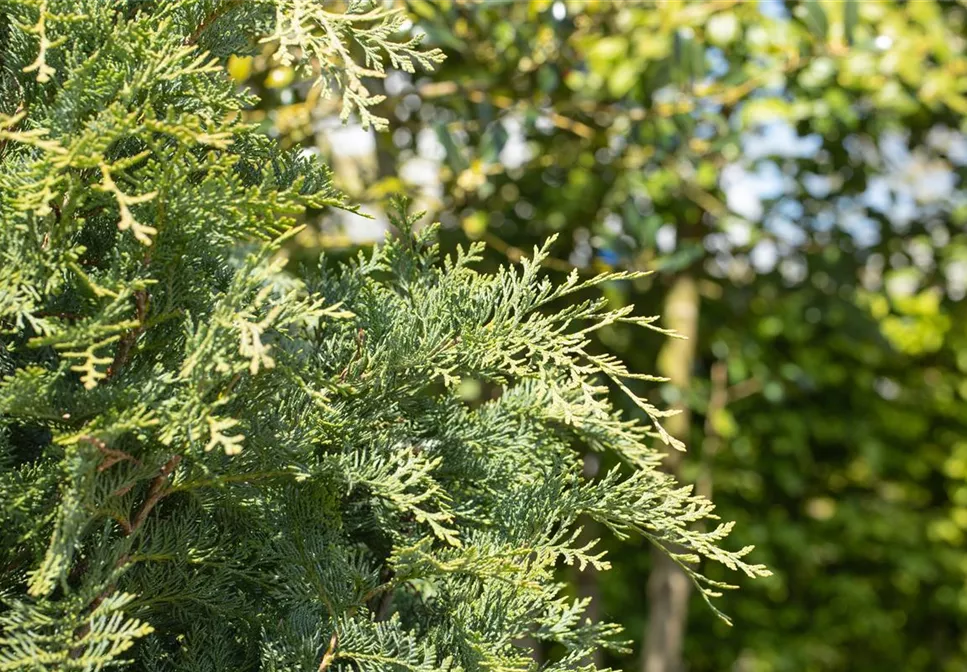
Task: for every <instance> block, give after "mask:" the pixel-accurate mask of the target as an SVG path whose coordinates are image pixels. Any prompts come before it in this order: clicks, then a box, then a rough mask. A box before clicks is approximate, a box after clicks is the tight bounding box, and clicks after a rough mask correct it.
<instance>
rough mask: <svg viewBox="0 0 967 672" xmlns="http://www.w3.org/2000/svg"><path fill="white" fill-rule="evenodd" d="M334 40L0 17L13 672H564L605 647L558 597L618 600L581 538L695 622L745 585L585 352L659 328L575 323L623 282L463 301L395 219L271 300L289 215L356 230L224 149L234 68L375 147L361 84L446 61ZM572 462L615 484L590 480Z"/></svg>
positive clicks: (537, 285) (515, 272)
mask: <svg viewBox="0 0 967 672" xmlns="http://www.w3.org/2000/svg"><path fill="white" fill-rule="evenodd" d="M334 12H335V10H334V9H332V8H331V7H330V6H329V5H328V4H326V3H322V2H308V1H293V0H245V2H238V1H237V0H169V1H166V2H160V1H157V2H155V1H150V0H145V1H141V2H134V1H119V0H0V670H69V669H76V670H100V669H104V668H109V667H122V666H128V667H129V668H130V669H138V670H156V671H159V672H160V671H162V670H211V671H213V672H214V671H216V670H279V671H281V670H303V669H305V670H326V669H333V670H335V669H346V670H350V669H355V670H361V671H374V672H375V671H377V670H379V671H382V670H425V671H426V672H430V671H435V670H468V671H469V670H506V671H511V670H529V669H533V668H534V665H535V663H533V661H532V659H531V657H530V656H529V655H528V652H527V650H526V649H525V648H523V647H522V645H521V641H522V640H523V639H524V638H525V637H531V638H534V639H537V640H543V641H548V642H556V643H559V644H560V649H561V650H562V651H563V652H564V653H563V654H562V657H560V658H559V659H558V660H556V661H555V662H552V663H548V665H547V667H546V669H549V670H565V669H585V668H586V667H587V665H588V664H587V663H586V662H585V661H586V660H587V655H588V653H589V652H592V651H594V650H596V649H598V648H600V647H605V646H620V642H619V641H618V640H616V639H615V637H616V635H617V629H616V628H615V627H613V626H610V625H603V624H598V623H592V622H590V621H589V620H588V619H587V618H586V616H585V615H584V611H585V608H586V606H587V605H586V603H585V602H584V601H581V600H578V601H574V600H571V599H568V598H566V597H565V593H564V591H563V589H562V588H563V587H562V586H561V585H560V584H559V583H558V582H557V580H556V579H555V570H556V569H557V568H559V567H560V565H561V564H577V565H579V566H582V567H583V566H587V565H591V566H594V567H596V568H599V569H606V568H607V567H608V563H607V561H606V560H605V559H604V557H603V554H602V553H600V552H599V551H597V550H595V547H594V546H595V545H594V544H593V543H591V544H588V543H586V542H585V541H581V542H579V541H578V532H579V530H578V528H577V521H578V520H579V518H581V517H586V518H588V519H591V520H596V521H599V522H600V523H601V524H602V525H604V526H605V527H607V528H609V529H610V530H612V531H613V532H614V533H615V534H617V535H619V536H623V535H628V534H632V533H636V534H641V535H644V536H645V537H647V538H648V539H650V540H651V541H652V542H654V543H655V544H658V545H659V546H661V547H664V548H666V549H668V551H669V552H670V553H673V554H674V557H675V558H676V559H677V560H678V561H679V562H681V563H682V565H683V566H684V567H685V568H686V571H688V573H689V574H690V575H691V576H693V577H694V579H695V580H696V582H697V583H698V584H699V586H700V587H701V589H702V591H703V594H704V595H706V596H712V595H713V594H714V590H715V589H716V588H717V587H720V586H719V584H716V583H713V582H708V581H705V580H704V579H703V578H702V576H701V575H700V574H698V573H697V567H698V566H699V565H698V561H699V559H700V558H706V559H710V560H715V561H718V562H721V563H723V564H725V565H727V566H729V567H731V568H733V569H738V570H741V571H744V572H745V573H746V574H748V575H750V576H757V575H764V574H765V573H766V571H765V570H764V568H762V567H761V566H758V565H749V564H746V563H745V562H743V560H742V557H743V556H744V555H745V553H746V552H747V551H748V549H742V550H741V551H738V552H730V551H726V550H723V549H722V548H721V547H720V546H719V542H720V541H721V540H722V539H723V538H724V537H725V536H726V534H727V533H728V529H729V526H728V525H720V526H717V527H712V528H707V527H698V526H696V525H695V523H698V522H700V521H703V520H707V519H709V518H714V516H713V514H712V507H711V504H709V503H708V502H707V501H705V500H703V499H700V498H697V497H693V496H692V495H691V494H690V492H689V489H688V488H681V487H679V486H677V485H676V484H675V483H674V482H673V480H672V479H671V478H670V477H669V476H667V475H665V474H664V473H663V472H662V471H660V470H659V469H658V462H659V458H658V455H659V452H658V451H657V450H656V449H655V446H654V443H655V442H656V441H665V442H667V443H670V444H674V443H675V441H674V439H673V438H672V437H670V436H669V435H668V434H667V433H666V432H665V431H664V430H663V429H662V428H661V425H660V422H661V418H662V416H663V414H662V412H660V411H659V410H658V409H656V408H655V407H653V406H652V405H651V404H649V403H648V402H647V401H646V400H644V399H642V398H639V397H637V396H635V395H634V394H633V393H632V391H631V388H630V387H629V386H628V381H630V380H633V379H635V378H642V376H639V375H636V374H632V373H630V372H629V371H628V370H626V369H625V368H624V366H623V365H622V364H621V363H620V362H618V361H616V360H613V359H610V358H608V357H603V356H601V355H598V354H595V353H594V352H592V351H590V350H589V349H588V338H587V337H588V334H589V333H590V332H591V331H592V330H594V329H598V328H601V327H603V326H605V325H608V324H612V323H615V322H619V321H623V322H634V323H637V324H640V325H641V326H642V327H646V328H655V327H654V325H653V320H652V319H651V318H641V317H633V316H632V314H631V312H630V309H627V308H622V309H618V310H610V309H609V308H608V306H607V305H606V303H605V301H604V300H591V301H584V302H576V303H575V302H568V301H567V300H565V299H567V297H569V296H570V295H576V294H579V293H586V292H585V290H587V289H588V288H590V287H593V286H595V285H596V284H598V283H601V282H605V281H614V282H619V281H626V280H628V279H629V278H630V277H631V276H630V275H629V274H612V275H610V276H602V277H599V278H595V279H592V280H590V281H581V280H579V278H578V277H577V276H576V275H574V276H572V277H570V278H568V279H567V281H566V282H565V283H564V284H561V285H554V284H552V283H551V282H549V281H548V280H546V279H542V276H541V273H540V268H541V261H542V260H543V259H544V258H545V257H546V255H547V253H548V248H547V247H544V248H542V249H538V250H535V251H534V254H533V256H532V257H531V258H530V259H527V260H525V261H524V262H523V263H522V264H520V266H518V267H515V268H504V269H501V270H500V271H499V272H498V273H496V274H489V275H488V274H481V273H479V272H478V271H476V270H474V264H475V262H476V261H477V260H478V256H479V253H480V251H481V249H480V248H479V247H477V246H472V247H471V248H470V249H467V250H458V251H456V252H455V253H454V254H452V255H450V256H446V257H443V256H442V255H441V252H440V250H439V249H438V248H437V246H436V244H435V243H434V228H433V227H425V228H423V229H420V230H416V227H415V226H414V223H415V221H416V218H415V217H413V216H411V215H409V214H408V213H407V211H406V207H405V204H403V203H398V204H397V209H396V212H397V214H396V216H395V219H394V223H395V225H396V228H397V230H398V235H397V236H396V237H394V238H392V239H390V240H388V241H387V242H386V243H385V244H384V245H382V246H380V247H377V248H376V249H375V250H374V251H373V252H372V253H371V254H368V255H360V256H359V258H358V259H356V260H355V261H353V262H351V263H344V264H334V263H330V262H328V261H327V260H325V259H322V260H320V261H319V262H318V263H317V264H311V265H305V264H303V265H300V266H299V267H298V268H286V263H285V254H284V245H283V244H284V242H285V240H286V239H287V238H288V237H290V236H291V235H292V233H293V231H295V230H296V228H295V226H294V225H295V223H296V219H295V218H296V217H297V216H298V215H300V213H302V212H304V211H305V210H306V209H320V208H325V207H339V208H350V207H351V205H350V204H348V203H347V202H346V201H345V200H344V199H343V197H342V196H341V195H340V194H339V193H338V192H337V191H336V190H335V189H334V188H333V187H332V185H331V180H330V174H329V172H328V170H327V169H326V167H325V166H322V165H319V164H317V163H313V162H312V161H310V160H306V159H303V158H299V157H297V156H293V155H289V154H286V153H283V152H280V151H279V149H278V148H277V147H276V146H275V145H274V144H273V143H272V142H271V141H270V140H269V139H267V138H266V137H263V136H262V135H260V134H259V133H258V132H257V131H256V129H254V128H252V127H250V126H247V125H245V124H243V123H242V122H241V121H239V117H238V112H239V110H241V109H243V108H244V107H245V106H246V105H249V104H250V103H251V102H252V101H251V100H250V98H249V96H248V95H247V94H246V93H244V92H241V91H239V90H238V89H237V88H236V87H235V86H234V85H233V84H232V82H231V81H230V79H229V78H228V77H227V76H226V75H225V73H224V71H223V67H222V60H223V59H224V58H226V57H227V56H228V55H229V54H232V53H244V52H245V51H246V50H251V49H253V48H256V46H257V45H258V44H259V43H260V40H264V39H268V40H270V41H274V42H275V43H277V44H278V47H279V49H280V50H281V51H280V54H281V55H280V58H283V59H289V60H299V61H300V62H303V63H304V65H305V66H306V67H315V68H316V69H317V71H318V73H319V76H320V77H321V78H322V79H323V80H325V82H327V83H328V84H331V83H333V82H334V83H336V84H338V85H339V86H340V87H341V89H342V91H343V95H344V96H345V100H346V105H347V107H346V108H345V112H346V114H349V113H351V112H357V113H358V114H359V115H360V118H361V119H362V120H363V121H364V122H366V121H367V120H368V121H369V122H370V123H373V124H376V123H378V122H377V120H376V119H375V118H374V117H372V116H371V115H370V113H369V112H368V111H366V108H367V106H369V105H370V104H372V102H373V98H372V96H370V95H369V94H368V92H367V91H366V89H365V86H364V85H363V83H362V82H363V80H362V78H363V77H366V76H373V75H380V74H382V73H383V67H384V66H383V61H384V60H386V61H387V62H388V63H389V64H390V65H391V66H393V67H398V68H404V69H409V68H413V67H414V65H419V66H422V67H431V66H432V65H433V63H434V62H435V61H436V60H437V59H438V55H437V54H436V53H434V52H430V53H425V52H421V51H420V50H419V44H418V41H414V40H404V41H394V38H393V33H394V31H395V30H396V29H397V28H399V27H400V18H399V16H398V15H397V14H395V13H393V12H387V11H384V10H383V9H380V8H378V7H377V8H368V7H364V6H362V5H361V4H360V3H350V4H349V8H348V10H347V13H346V14H338V13H334ZM353 45H355V47H354V46H353ZM354 55H355V56H354ZM353 58H359V59H361V63H362V64H361V65H358V64H356V62H355V61H353V60H352V59H353ZM328 84H325V85H328ZM645 378H647V377H645ZM466 381H476V382H477V383H480V384H483V385H485V386H487V388H488V389H492V390H494V392H495V394H494V396H493V399H491V400H490V401H487V402H486V403H483V404H480V405H472V404H468V403H467V402H466V401H465V400H464V398H463V395H462V394H461V389H462V385H463V384H464V383H465V382H466ZM609 386H610V387H613V388H616V389H617V390H619V391H623V392H624V393H627V394H630V395H631V396H632V398H633V399H634V400H635V402H636V403H637V404H638V406H639V407H640V408H641V410H642V412H643V413H642V417H646V418H648V419H649V423H647V424H645V423H640V422H636V421H632V420H627V419H622V418H621V417H620V415H619V414H618V413H617V412H616V411H615V409H614V408H613V407H612V405H611V403H610V402H609V397H608V393H609V389H610V388H609ZM576 443H581V444H584V445H587V446H590V447H591V448H593V449H595V450H601V451H613V452H614V453H616V454H617V455H619V456H620V457H621V458H622V467H620V468H618V469H615V470H614V471H611V472H610V473H608V474H607V475H606V476H604V477H603V478H601V479H599V480H597V481H593V482H587V481H585V480H583V479H582V477H581V474H580V470H579V468H578V466H577V464H578V457H577V453H576V452H575V451H574V449H573V446H574V445H575V444H576Z"/></svg>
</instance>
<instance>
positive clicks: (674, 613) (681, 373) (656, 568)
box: [641, 271, 700, 672]
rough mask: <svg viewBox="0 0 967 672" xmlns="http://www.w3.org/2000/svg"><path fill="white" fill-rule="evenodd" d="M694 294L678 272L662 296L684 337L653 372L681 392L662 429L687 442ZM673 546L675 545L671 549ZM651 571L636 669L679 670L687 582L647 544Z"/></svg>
mask: <svg viewBox="0 0 967 672" xmlns="http://www.w3.org/2000/svg"><path fill="white" fill-rule="evenodd" d="M699 301H700V299H699V293H698V285H697V283H696V282H695V278H694V277H693V276H692V275H691V274H690V273H688V272H687V271H686V272H683V273H681V274H680V275H679V276H678V277H677V278H676V279H675V281H674V283H673V284H672V287H671V290H670V291H669V292H668V296H667V297H666V299H665V305H664V309H663V310H662V317H663V318H664V324H665V326H666V327H669V328H671V329H674V330H675V331H677V332H678V333H680V334H681V335H682V336H686V337H687V339H688V340H681V339H675V338H673V339H669V340H668V341H667V342H666V343H665V345H664V346H663V347H662V350H661V353H660V354H659V356H658V371H659V372H660V373H661V375H663V376H666V377H668V378H669V382H670V383H671V384H672V385H674V386H675V387H676V388H677V389H678V390H679V391H680V393H681V397H680V398H679V400H678V403H677V404H676V408H678V409H680V410H681V413H679V415H676V416H674V417H672V418H669V419H668V422H666V423H665V428H666V429H667V430H668V431H669V432H670V433H671V434H672V435H673V436H675V437H676V438H678V439H681V440H682V441H685V442H687V441H688V438H689V437H688V434H689V428H690V423H691V415H690V413H689V409H688V405H687V399H686V394H687V390H688V388H689V385H690V383H691V377H692V369H693V367H694V364H695V342H696V336H697V333H698V315H699ZM666 452H667V456H666V458H665V463H664V467H665V469H666V470H667V471H669V472H670V473H673V474H676V475H677V473H678V472H679V470H680V467H681V462H682V454H681V453H680V452H679V451H677V450H675V449H673V448H669V449H667V451H666ZM672 550H676V549H672ZM651 555H652V564H651V566H652V570H651V575H650V576H649V577H648V623H647V625H646V626H645V648H644V651H643V652H642V665H641V669H642V672H682V670H683V669H684V666H683V664H682V647H683V645H684V642H685V627H686V623H687V620H688V598H689V594H690V592H691V582H690V580H689V578H688V577H687V576H686V575H685V573H684V572H683V571H682V570H681V568H680V567H679V566H678V565H677V564H675V562H674V561H673V560H671V559H670V558H669V557H668V556H667V555H666V554H665V553H663V552H661V551H659V550H658V549H657V548H652V551H651Z"/></svg>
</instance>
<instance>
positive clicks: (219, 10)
mask: <svg viewBox="0 0 967 672" xmlns="http://www.w3.org/2000/svg"><path fill="white" fill-rule="evenodd" d="M240 4H242V0H228V2H226V3H225V4H223V5H219V6H218V7H216V8H215V10H214V11H212V13H211V14H209V15H208V16H206V17H205V18H204V19H202V22H201V23H199V24H198V26H197V27H196V28H195V30H194V31H192V33H191V35H189V36H188V37H186V38H185V44H186V45H193V44H195V43H196V42H197V41H198V38H199V37H201V34H202V33H204V32H205V31H206V30H208V27H209V26H211V25H212V24H213V23H215V22H216V21H218V19H220V18H221V17H222V16H223V15H224V14H225V12H227V11H228V10H230V9H232V8H233V7H234V6H236V5H240Z"/></svg>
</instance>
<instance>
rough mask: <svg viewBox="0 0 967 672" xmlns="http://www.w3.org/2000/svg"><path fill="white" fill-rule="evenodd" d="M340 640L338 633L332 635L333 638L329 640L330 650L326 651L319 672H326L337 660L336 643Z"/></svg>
mask: <svg viewBox="0 0 967 672" xmlns="http://www.w3.org/2000/svg"><path fill="white" fill-rule="evenodd" d="M337 642H338V638H337V637H336V633H335V632H333V633H332V638H331V639H330V640H329V648H328V649H326V653H325V655H323V657H322V662H321V663H319V672H325V671H326V670H327V669H329V666H330V665H332V661H333V660H334V659H335V658H336V643H337Z"/></svg>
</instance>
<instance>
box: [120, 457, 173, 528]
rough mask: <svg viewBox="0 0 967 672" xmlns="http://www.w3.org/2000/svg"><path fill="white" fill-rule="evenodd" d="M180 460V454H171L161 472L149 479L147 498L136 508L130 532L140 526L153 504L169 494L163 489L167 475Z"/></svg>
mask: <svg viewBox="0 0 967 672" xmlns="http://www.w3.org/2000/svg"><path fill="white" fill-rule="evenodd" d="M179 462H181V455H172V457H171V459H170V460H168V461H167V462H165V465H164V466H163V467H161V473H160V474H158V475H157V476H156V477H155V479H154V480H153V481H151V489H150V490H148V498H147V499H145V500H144V504H142V505H141V508H140V509H138V512H137V513H135V514H134V518H133V519H132V522H131V532H130V533H129V534H131V533H134V532H135V531H137V530H138V528H140V527H141V525H142V524H143V523H144V521H145V519H146V518H147V517H148V514H149V513H151V509H153V508H154V507H155V504H157V503H158V502H160V501H161V500H162V499H164V498H165V497H167V496H168V494H170V491H169V490H167V489H165V487H164V486H165V483H167V482H168V476H170V475H171V472H173V471H174V470H175V468H176V467H177V466H178V463H179Z"/></svg>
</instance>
